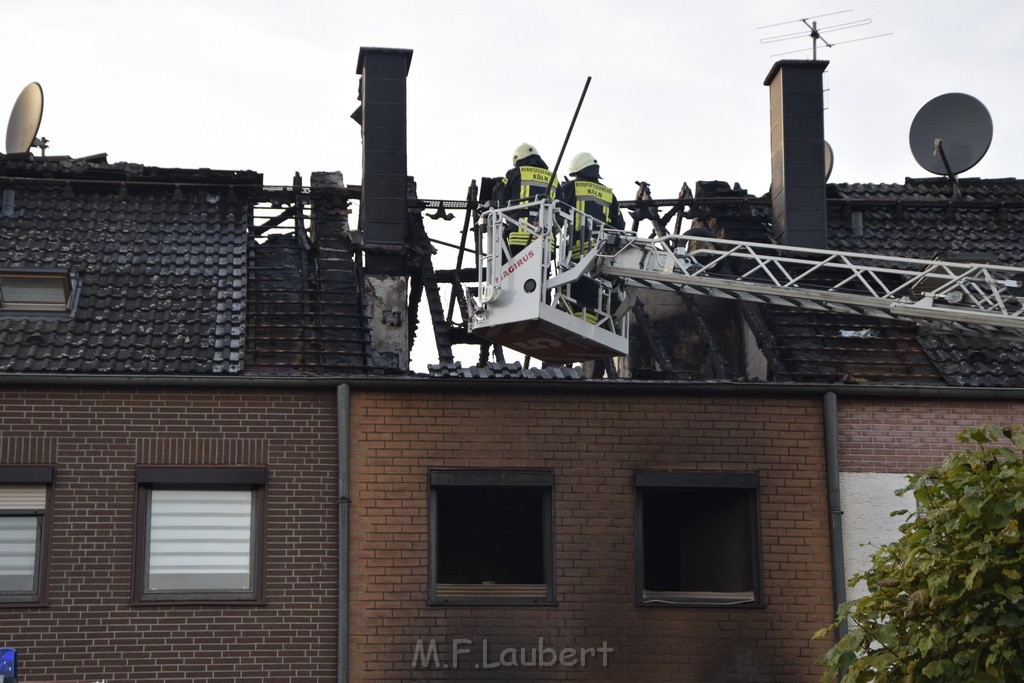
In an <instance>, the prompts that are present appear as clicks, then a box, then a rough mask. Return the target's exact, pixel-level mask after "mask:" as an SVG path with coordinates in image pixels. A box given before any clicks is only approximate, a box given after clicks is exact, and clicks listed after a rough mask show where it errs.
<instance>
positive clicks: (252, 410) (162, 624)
mask: <svg viewBox="0 0 1024 683" xmlns="http://www.w3.org/2000/svg"><path fill="white" fill-rule="evenodd" d="M336 439H337V426H336V422H335V403H334V392H333V391H322V392H312V391H311V392H283V391H268V390H254V391H234V390H223V389H216V390H213V389H152V390H135V389H48V388H37V389H13V388H9V387H2V388H0V465H15V464H17V465H21V464H45V465H52V466H54V467H55V479H54V484H53V499H52V500H53V506H52V509H51V510H49V511H48V516H49V521H50V523H51V528H52V536H51V538H50V546H49V553H48V554H49V581H48V602H47V604H46V605H43V606H31V607H29V606H21V607H19V606H14V605H10V604H7V605H4V604H0V643H2V644H3V645H4V646H6V647H14V648H17V649H18V656H19V668H20V673H21V676H20V680H22V681H24V682H25V683H42V682H46V681H56V680H60V681H96V680H101V679H105V680H107V681H108V682H112V681H163V680H190V681H197V682H208V683H212V682H213V681H218V682H220V681H236V680H250V679H253V680H255V679H260V680H262V679H270V680H282V681H283V680H296V681H298V680H302V681H328V680H336V674H335V671H336V661H337V658H336V638H337V626H336V610H337V509H336V496H337V494H336V492H337V441H336ZM139 465H190V466H206V465H222V466H224V465H231V466H236V465H237V466H243V465H244V466H265V467H266V468H267V496H266V499H267V514H266V523H267V531H266V560H265V563H266V564H265V567H266V571H265V576H266V579H265V604H262V605H237V606H232V605H228V606H225V605H196V604H180V605H171V606H156V605H136V604H133V603H132V571H133V538H134V519H135V517H134V515H135V504H136V484H135V478H134V477H135V468H136V467H137V466H139Z"/></svg>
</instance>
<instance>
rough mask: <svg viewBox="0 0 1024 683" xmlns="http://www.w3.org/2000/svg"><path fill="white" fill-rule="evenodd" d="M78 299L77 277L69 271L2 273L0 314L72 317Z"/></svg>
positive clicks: (28, 270)
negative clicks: (66, 315) (69, 315)
mask: <svg viewBox="0 0 1024 683" xmlns="http://www.w3.org/2000/svg"><path fill="white" fill-rule="evenodd" d="M77 298H78V277H77V275H76V274H75V273H69V272H68V271H66V270H36V269H25V270H18V271H10V270H7V271H0V312H3V313H5V314H22V315H54V314H58V315H59V314H69V313H71V311H73V310H74V307H75V303H76V302H77Z"/></svg>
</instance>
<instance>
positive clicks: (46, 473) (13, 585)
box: [0, 466, 53, 604]
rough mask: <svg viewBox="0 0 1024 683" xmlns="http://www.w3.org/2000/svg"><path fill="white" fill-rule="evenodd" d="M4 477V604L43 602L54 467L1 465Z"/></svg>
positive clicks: (0, 587)
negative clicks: (47, 516)
mask: <svg viewBox="0 0 1024 683" xmlns="http://www.w3.org/2000/svg"><path fill="white" fill-rule="evenodd" d="M0 481H2V482H4V483H3V484H0V604H2V603H11V602H13V603H26V602H30V603H40V602H43V598H44V593H45V590H44V589H45V585H46V581H45V576H46V571H45V565H46V553H45V545H46V543H45V541H46V526H47V525H46V508H47V503H48V498H49V493H50V484H51V483H52V482H53V468H52V467H38V466H25V467H0Z"/></svg>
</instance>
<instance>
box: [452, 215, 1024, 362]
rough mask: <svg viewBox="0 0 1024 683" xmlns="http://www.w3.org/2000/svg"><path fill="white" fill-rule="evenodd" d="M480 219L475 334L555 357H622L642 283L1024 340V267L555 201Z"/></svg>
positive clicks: (472, 308)
mask: <svg viewBox="0 0 1024 683" xmlns="http://www.w3.org/2000/svg"><path fill="white" fill-rule="evenodd" d="M480 223H481V226H480V228H481V230H480V234H479V243H478V259H477V271H478V272H477V277H478V280H479V283H478V288H477V291H476V295H475V296H473V297H470V298H469V300H468V304H467V305H468V307H469V311H468V314H469V315H468V321H469V331H470V332H472V333H474V334H476V335H479V336H482V337H484V338H487V339H489V340H492V341H493V342H495V343H498V344H501V345H503V346H505V347H507V348H511V349H514V350H516V351H519V352H521V353H523V354H525V355H527V356H530V357H532V358H537V359H540V360H542V361H545V362H549V363H573V362H577V361H586V360H594V359H600V358H608V357H611V356H621V355H625V354H627V353H628V351H629V318H630V316H629V315H628V313H629V310H630V308H631V307H632V304H633V302H634V301H635V293H636V291H637V290H638V289H658V290H670V291H675V292H678V293H681V294H699V295H704V296H712V297H721V298H726V299H733V300H737V301H750V302H757V303H764V304H770V305H776V306H788V307H797V308H802V309H806V310H811V311H833V312H837V313H848V314H857V315H865V316H874V317H881V318H891V319H901V320H913V321H917V322H921V323H926V324H928V325H929V326H930V327H932V328H935V329H936V330H937V331H946V332H962V333H974V334H985V335H990V336H991V335H1001V336H1007V335H1010V336H1016V337H1018V338H1021V337H1024V268H1014V267H1009V266H999V265H991V264H977V263H962V262H952V261H937V260H927V259H913V258H902V257H895V256H881V255H871V254H858V253H851V252H840V251H832V250H827V249H810V248H803V247H791V246H783V245H778V244H768V243H759V242H739V241H733V240H725V239H717V238H713V237H706V236H696V235H686V234H683V235H666V236H655V237H649V238H644V237H641V236H639V235H638V234H637V233H636V232H633V231H629V230H618V229H614V228H612V227H611V226H609V225H607V224H605V223H603V222H601V221H599V220H596V219H594V218H592V217H590V216H588V215H586V214H583V213H580V212H578V211H577V210H576V209H575V208H573V207H570V206H567V205H565V204H562V203H560V202H557V201H551V200H548V199H538V200H536V201H532V202H529V203H527V204H520V205H516V206H513V207H507V208H497V209H490V210H488V211H486V212H484V213H483V214H482V215H481V217H480ZM520 227H522V228H525V229H526V231H527V232H529V233H530V235H531V238H530V239H531V241H530V242H529V243H528V244H527V245H526V246H525V247H523V248H522V249H521V250H519V251H517V252H513V251H512V250H510V248H509V245H508V243H507V241H506V239H505V235H506V234H507V232H508V231H510V230H512V229H515V228H520ZM574 247H575V249H574Z"/></svg>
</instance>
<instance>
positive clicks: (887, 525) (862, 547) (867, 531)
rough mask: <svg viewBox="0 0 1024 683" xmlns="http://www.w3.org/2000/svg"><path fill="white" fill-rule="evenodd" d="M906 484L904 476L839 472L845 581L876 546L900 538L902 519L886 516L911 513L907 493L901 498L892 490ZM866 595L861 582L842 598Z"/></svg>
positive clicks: (865, 562)
mask: <svg viewBox="0 0 1024 683" xmlns="http://www.w3.org/2000/svg"><path fill="white" fill-rule="evenodd" d="M906 484H907V475H906V474H884V473H879V472H841V473H840V474H839V487H840V493H839V495H840V496H841V497H842V507H843V557H844V566H845V568H846V578H847V580H849V578H850V577H851V576H853V575H854V574H855V573H857V572H859V571H863V570H865V569H867V568H868V567H869V566H870V565H871V556H872V555H873V554H874V553H875V551H876V550H877V549H878V547H879V546H881V545H883V544H885V543H889V542H891V541H895V540H896V539H898V538H899V537H900V532H899V527H900V525H901V524H903V522H904V521H906V518H905V517H903V516H899V517H890V516H889V513H891V512H893V511H894V510H912V509H914V507H915V505H916V503H915V501H914V496H913V494H911V493H906V494H904V495H903V496H902V497H900V496H897V495H896V493H895V492H896V490H897V489H900V488H903V487H904V486H906ZM866 594H867V588H866V587H865V585H864V583H863V582H861V583H858V584H857V585H856V586H854V587H852V588H849V587H848V588H847V589H846V599H847V600H853V599H854V598H859V597H861V596H863V595H866Z"/></svg>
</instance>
